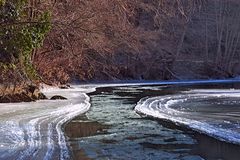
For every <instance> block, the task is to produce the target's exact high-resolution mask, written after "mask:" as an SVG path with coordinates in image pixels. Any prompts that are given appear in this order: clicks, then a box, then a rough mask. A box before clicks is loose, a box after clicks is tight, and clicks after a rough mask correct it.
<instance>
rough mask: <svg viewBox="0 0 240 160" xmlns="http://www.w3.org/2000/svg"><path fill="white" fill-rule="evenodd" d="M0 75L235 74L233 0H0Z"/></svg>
mask: <svg viewBox="0 0 240 160" xmlns="http://www.w3.org/2000/svg"><path fill="white" fill-rule="evenodd" d="M0 6H1V7H0V25H1V28H0V70H1V75H0V83H3V84H4V83H7V84H8V83H10V82H11V83H13V84H16V83H19V82H21V83H25V82H33V81H34V82H35V83H36V82H41V81H43V82H45V83H48V84H64V83H67V82H79V81H102V80H126V79H138V80H139V79H141V80H144V79H146V80H168V79H191V78H194V79H200V78H228V77H236V76H238V75H239V74H240V69H239V67H240V61H239V60H240V55H239V51H240V42H239V41H240V19H239V14H240V12H239V11H240V2H238V1H237V0H148V1H146V0H131V1H129V0H101V1H99V0H63V1H48V0H45V1H37V0H21V1H19V0H4V1H3V0H1V1H0Z"/></svg>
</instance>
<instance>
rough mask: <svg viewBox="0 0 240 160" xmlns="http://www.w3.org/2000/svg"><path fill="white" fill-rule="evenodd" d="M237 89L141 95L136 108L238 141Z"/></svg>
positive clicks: (239, 119) (227, 139) (209, 133)
mask: <svg viewBox="0 0 240 160" xmlns="http://www.w3.org/2000/svg"><path fill="white" fill-rule="evenodd" d="M239 98H240V90H227V89H226V90H225V89H222V90H217V89H216V90H211V89H205V90H191V91H188V92H182V93H181V94H177V95H169V96H160V97H152V98H143V99H142V100H140V101H139V102H138V104H137V105H136V107H135V111H136V112H138V113H141V114H145V115H148V116H152V117H155V118H159V119H163V120H168V121H171V122H174V123H176V124H177V125H184V126H186V127H188V128H191V129H193V130H195V131H198V132H201V133H205V134H207V135H209V136H212V137H214V138H217V139H220V140H223V141H227V142H231V143H236V144H240V123H239V122H240V115H239V108H240V100H239Z"/></svg>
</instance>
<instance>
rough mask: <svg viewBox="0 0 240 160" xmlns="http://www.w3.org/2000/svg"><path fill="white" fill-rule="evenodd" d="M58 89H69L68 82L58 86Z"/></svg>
mask: <svg viewBox="0 0 240 160" xmlns="http://www.w3.org/2000/svg"><path fill="white" fill-rule="evenodd" d="M59 88H60V89H69V88H71V86H70V85H69V84H66V85H61V86H59Z"/></svg>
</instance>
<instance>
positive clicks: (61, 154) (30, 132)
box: [0, 87, 94, 160]
mask: <svg viewBox="0 0 240 160" xmlns="http://www.w3.org/2000/svg"><path fill="white" fill-rule="evenodd" d="M91 91H94V88H91V87H87V88H76V89H69V90H62V89H56V88H51V89H49V88H48V89H45V90H43V92H44V94H46V95H47V96H51V95H56V94H57V95H63V96H65V97H67V98H68V100H62V101H61V100H56V101H52V100H44V101H38V102H30V103H15V104H11V103H9V104H0V139H1V141H0V159H4V160H5V159H70V154H69V148H68V146H67V144H66V141H65V136H64V133H63V131H62V125H63V124H64V123H65V122H67V121H69V120H71V119H72V118H74V117H75V116H77V115H79V114H82V113H84V112H86V111H88V110H89V108H90V103H89V97H88V96H87V95H86V93H88V92H91Z"/></svg>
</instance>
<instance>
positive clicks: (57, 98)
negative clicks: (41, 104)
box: [50, 95, 67, 100]
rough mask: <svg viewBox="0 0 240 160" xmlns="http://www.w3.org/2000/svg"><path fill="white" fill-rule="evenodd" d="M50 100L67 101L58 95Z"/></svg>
mask: <svg viewBox="0 0 240 160" xmlns="http://www.w3.org/2000/svg"><path fill="white" fill-rule="evenodd" d="M50 99H51V100H66V99H67V98H65V97H63V96H59V95H56V96H53V97H51V98H50Z"/></svg>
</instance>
